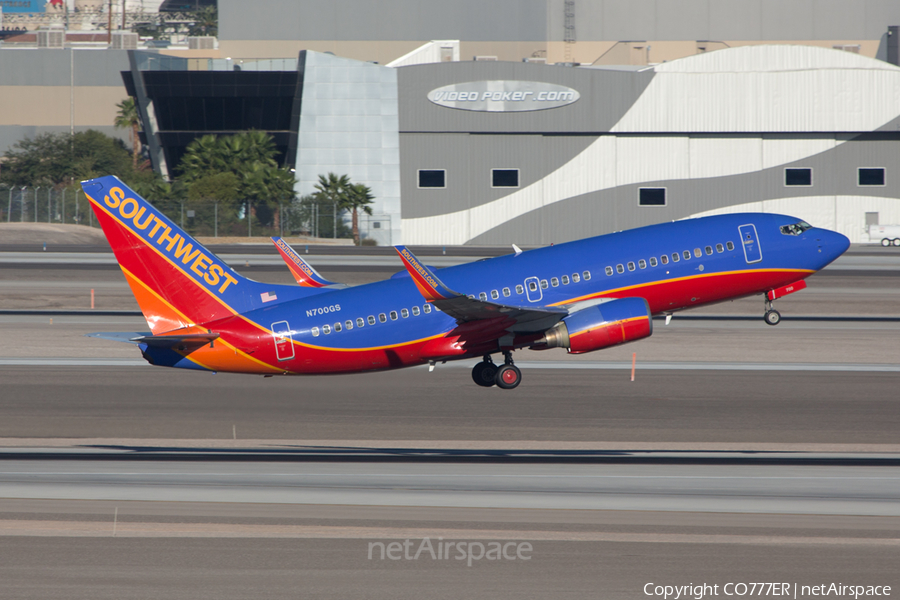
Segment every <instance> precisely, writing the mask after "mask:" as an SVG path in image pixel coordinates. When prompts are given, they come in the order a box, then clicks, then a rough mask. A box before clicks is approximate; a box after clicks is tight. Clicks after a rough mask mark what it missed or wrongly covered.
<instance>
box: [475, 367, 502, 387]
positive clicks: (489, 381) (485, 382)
mask: <svg viewBox="0 0 900 600" xmlns="http://www.w3.org/2000/svg"><path fill="white" fill-rule="evenodd" d="M496 374H497V365H495V364H494V363H489V362H480V363H478V364H477V365H475V366H474V367H473V368H472V380H473V381H474V382H475V383H477V384H478V385H480V386H482V387H492V386H493V385H494V376H495V375H496Z"/></svg>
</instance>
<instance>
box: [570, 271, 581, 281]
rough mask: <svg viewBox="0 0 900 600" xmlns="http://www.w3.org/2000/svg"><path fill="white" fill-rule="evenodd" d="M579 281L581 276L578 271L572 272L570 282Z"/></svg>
mask: <svg viewBox="0 0 900 600" xmlns="http://www.w3.org/2000/svg"><path fill="white" fill-rule="evenodd" d="M579 281H581V277H580V276H579V275H578V273H572V283H578V282H579Z"/></svg>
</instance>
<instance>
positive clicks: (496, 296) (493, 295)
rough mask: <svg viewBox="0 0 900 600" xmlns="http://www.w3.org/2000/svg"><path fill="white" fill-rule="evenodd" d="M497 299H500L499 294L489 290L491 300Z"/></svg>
mask: <svg viewBox="0 0 900 600" xmlns="http://www.w3.org/2000/svg"><path fill="white" fill-rule="evenodd" d="M499 297H500V292H498V291H497V290H491V298H492V299H494V300H496V299H497V298H499Z"/></svg>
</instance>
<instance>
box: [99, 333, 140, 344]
mask: <svg viewBox="0 0 900 600" xmlns="http://www.w3.org/2000/svg"><path fill="white" fill-rule="evenodd" d="M148 335H151V333H150V332H149V331H144V332H141V331H98V332H96V333H86V334H84V337H90V338H97V339H99V340H110V341H113V342H125V343H126V344H137V343H138V342H136V341H134V340H136V339H138V338H141V337H144V336H148Z"/></svg>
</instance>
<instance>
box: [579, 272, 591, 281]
mask: <svg viewBox="0 0 900 600" xmlns="http://www.w3.org/2000/svg"><path fill="white" fill-rule="evenodd" d="M581 275H582V276H583V277H584V280H585V281H590V279H591V272H590V271H584V272H583V273H582V274H581Z"/></svg>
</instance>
